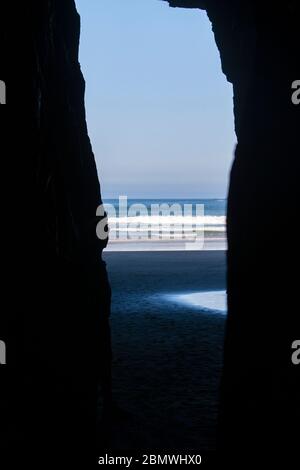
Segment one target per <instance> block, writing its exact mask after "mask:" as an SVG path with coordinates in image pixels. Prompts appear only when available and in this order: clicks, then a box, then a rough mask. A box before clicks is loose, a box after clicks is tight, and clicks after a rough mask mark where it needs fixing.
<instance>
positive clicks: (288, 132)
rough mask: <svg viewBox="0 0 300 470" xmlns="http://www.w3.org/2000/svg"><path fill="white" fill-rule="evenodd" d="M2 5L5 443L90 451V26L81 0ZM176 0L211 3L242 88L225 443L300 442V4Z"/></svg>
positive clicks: (103, 317) (104, 303) (93, 336)
mask: <svg viewBox="0 0 300 470" xmlns="http://www.w3.org/2000/svg"><path fill="white" fill-rule="evenodd" d="M149 1H150V0H149ZM2 3H3V5H2V7H1V8H2V10H1V18H2V25H1V31H0V34H1V38H0V39H1V41H0V47H1V68H0V74H1V76H0V79H2V80H5V82H6V84H7V105H6V106H5V109H4V108H3V107H2V106H1V155H2V165H3V167H4V166H5V168H3V171H4V173H3V174H4V175H5V176H4V180H5V181H3V187H4V186H5V190H4V195H3V200H4V202H5V204H4V206H5V209H6V210H4V212H3V218H4V222H5V227H6V229H5V231H4V232H5V233H4V236H6V242H5V244H4V245H3V246H4V248H5V249H4V250H3V252H4V253H3V272H4V274H5V275H4V281H3V282H4V290H5V293H4V296H3V305H6V308H4V309H3V314H2V316H1V322H2V323H1V331H2V332H3V333H1V334H2V336H3V337H2V338H1V339H5V340H6V342H7V344H8V345H9V348H8V365H7V367H6V369H5V380H4V382H3V384H1V392H2V393H3V394H4V395H5V397H4V398H5V399H3V400H2V403H4V405H3V406H2V410H1V411H2V423H5V425H2V426H1V430H2V432H3V429H4V430H5V431H4V433H3V435H2V436H1V443H2V445H3V443H4V445H7V446H9V443H10V442H12V441H13V442H16V440H19V442H20V443H21V442H25V443H26V449H27V451H29V452H30V451H31V450H33V447H34V450H35V451H36V449H37V447H41V448H42V447H44V446H45V445H46V446H47V445H49V443H51V448H52V449H54V448H59V446H63V447H64V449H65V450H66V449H68V445H69V446H70V448H72V449H74V448H77V451H78V453H80V449H83V448H85V445H86V446H88V447H90V446H93V445H94V438H95V432H94V429H95V410H96V383H97V382H98V379H99V374H100V373H101V370H102V368H103V369H105V367H106V359H107V358H108V357H109V330H108V323H107V317H108V315H109V299H110V289H109V285H108V281H107V276H106V270H105V265H104V264H103V262H102V260H101V251H102V249H103V245H102V244H101V243H100V241H99V240H97V238H96V233H95V226H96V223H97V221H96V219H95V211H96V207H97V206H98V205H99V203H100V200H101V195H100V187H99V182H98V177H97V172H96V167H95V161H94V156H93V153H92V149H91V145H90V141H89V138H88V134H87V128H86V122H85V110H84V80H83V77H82V74H81V71H80V66H79V63H78V43H79V30H80V21H79V17H78V14H77V12H76V9H75V4H74V0H64V1H61V0H29V1H27V2H20V3H18V4H15V3H14V2H2ZM169 3H170V5H171V6H180V7H199V8H205V9H206V10H207V13H208V16H209V18H210V20H211V21H212V27H213V31H214V34H215V38H216V43H217V46H218V48H219V50H220V55H221V60H222V68H223V72H224V74H225V75H226V77H227V79H228V80H229V81H231V82H232V83H233V88H234V111H235V127H236V133H237V138H238V145H237V148H236V152H235V159H234V163H233V167H232V172H231V178H230V189H229V204H228V240H229V252H228V303H229V318H228V325H227V336H226V344H225V367H224V377H223V383H222V394H221V407H220V428H219V429H220V446H221V447H223V448H224V447H225V446H226V447H227V449H231V448H232V447H233V446H234V447H235V448H236V446H239V447H241V448H245V447H246V448H249V445H250V444H251V445H252V446H253V445H254V446H255V445H256V446H258V445H259V444H261V445H265V444H266V441H268V440H269V439H270V440H271V441H272V444H273V445H274V442H277V441H279V442H281V443H282V442H283V441H284V440H285V438H287V442H289V443H290V445H291V443H292V442H293V439H294V440H295V438H296V437H295V435H293V433H292V428H291V426H290V423H291V422H297V420H298V422H299V403H298V400H297V398H298V392H299V373H298V370H297V369H296V367H295V366H292V364H291V360H290V356H291V354H290V353H291V351H290V345H291V343H292V341H293V340H294V339H297V336H299V315H298V312H297V311H296V309H295V304H296V294H295V293H297V287H298V286H297V277H296V276H295V272H294V271H293V269H296V270H297V269H298V266H299V254H298V250H297V247H296V243H295V240H294V239H293V237H294V232H293V231H291V230H290V228H289V222H290V221H291V220H294V217H295V214H297V211H298V208H297V201H298V173H299V172H298V169H299V163H298V162H299V143H298V136H297V132H298V127H299V107H296V106H295V105H293V104H292V103H291V83H292V81H294V80H296V79H297V78H298V79H299V78H300V76H299V75H300V74H299V61H298V60H297V57H298V54H297V40H298V23H297V21H298V19H297V18H298V17H299V4H298V3H296V2H295V1H288V2H285V4H284V5H283V4H282V5H281V6H280V7H278V6H277V5H275V4H273V2H270V1H263V2H258V1H254V0H253V1H250V0H249V1H239V0H229V1H226V2H219V1H217V0H206V1H204V0H203V1H199V2H198V0H172V1H169ZM216 138H217V136H216ZM4 183H8V184H7V187H6V185H5V184H4ZM4 258H5V260H4ZM104 348H106V349H104ZM1 377H2V375H1ZM20 396H21V397H22V399H21V400H20ZM45 404H47V406H45ZM5 412H6V417H7V421H6V422H5V418H4V416H5ZM8 417H9V419H8ZM5 443H6V444H5ZM86 455H87V453H86ZM78 458H79V457H78Z"/></svg>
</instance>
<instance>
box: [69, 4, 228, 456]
mask: <svg viewBox="0 0 300 470" xmlns="http://www.w3.org/2000/svg"><path fill="white" fill-rule="evenodd" d="M76 3H77V8H78V11H79V13H80V15H81V43H80V62H81V67H82V71H83V74H84V77H85V80H86V112H87V122H88V128H89V134H90V137H91V141H92V145H93V150H94V154H95V159H96V163H97V168H98V174H99V177H100V181H101V192H102V199H103V202H104V206H105V209H106V211H107V212H108V219H109V225H110V241H109V243H108V247H107V249H106V250H105V251H104V260H105V261H106V263H107V268H108V273H109V278H110V283H111V286H112V292H113V298H112V316H111V325H112V339H113V352H114V361H113V376H114V380H113V388H114V390H113V392H114V397H115V398H116V400H117V402H118V406H120V407H121V409H122V410H123V409H124V410H126V412H128V413H129V416H131V418H130V419H129V420H128V421H129V422H128V423H127V426H128V428H129V434H130V435H134V436H135V438H136V437H137V434H138V432H137V429H138V428H139V427H140V426H141V422H142V423H146V422H147V423H148V424H147V426H145V427H144V431H143V433H141V435H140V436H139V439H140V441H141V442H140V443H139V444H138V443H137V444H136V445H140V446H141V447H143V448H144V447H145V443H146V442H148V443H150V444H149V445H151V446H160V447H161V448H163V447H166V446H167V447H169V446H171V447H173V446H174V448H184V447H185V448H186V447H188V448H191V447H193V446H195V444H197V445H199V439H200V441H201V444H202V447H203V448H204V449H212V448H214V446H215V438H216V414H217V411H216V410H217V406H218V403H217V401H218V398H217V395H218V383H219V379H220V370H221V364H222V344H223V335H224V323H225V315H224V313H226V305H225V304H226V300H225V290H226V281H225V278H226V262H225V251H226V229H225V227H226V194H227V181H228V173H229V168H230V164H231V160H232V154H233V149H234V143H235V139H236V138H235V133H234V123H233V111H232V108H233V106H232V87H231V85H230V84H229V83H228V82H227V81H226V79H225V77H224V75H223V73H222V69H221V63H220V57H219V52H218V49H217V46H216V43H215V39H214V36H213V32H212V30H211V23H210V21H209V19H208V18H207V15H206V13H205V12H204V11H200V10H199V9H195V10H191V9H170V8H169V6H168V5H167V4H166V3H163V2H155V1H154V2H138V1H135V0H128V1H127V2H123V1H121V0H120V1H116V2H111V1H108V0H105V1H102V2H101V3H99V2H96V1H94V0H90V1H89V2H86V1H82V0H77V2H76ZM153 207H154V209H153ZM151 210H154V213H152V212H151ZM155 210H156V211H157V212H155ZM157 216H159V217H160V219H159V222H157V221H156V218H157ZM174 217H175V221H174ZM185 217H187V218H188V222H187V223H186V225H185V222H184V223H183V220H186V219H185ZM149 221H150V224H149ZM149 227H150V228H149ZM149 234H150V236H149ZM212 313H213V315H212ZM212 332H213V334H212ZM203 344H205V347H203ZM206 364H209V367H208V368H207V367H206ZM199 370H200V372H199ZM145 371H146V373H145ZM212 378H213V379H212ZM154 384H155V388H154ZM155 390H158V391H157V393H156V392H155ZM196 397H198V398H196ZM145 403H147V405H146V406H145ZM196 409H197V412H196V413H195V410H196ZM141 415H142V416H143V418H142V419H141ZM203 422H204V423H205V424H204V429H203V428H202V429H201V430H200V428H201V426H203ZM191 428H194V429H197V430H198V431H199V432H191V431H190V429H191ZM179 429H180V430H179ZM167 436H168V437H167ZM199 436H200V438H199ZM123 439H124V436H123ZM196 440H197V442H196ZM119 444H120V443H119V442H118V437H115V442H112V446H115V447H116V448H117V447H118V445H119ZM122 445H125V446H127V447H128V448H130V447H131V446H132V443H131V442H130V439H129V441H128V442H127V443H125V444H124V443H123V444H122Z"/></svg>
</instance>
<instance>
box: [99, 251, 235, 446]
mask: <svg viewBox="0 0 300 470" xmlns="http://www.w3.org/2000/svg"><path fill="white" fill-rule="evenodd" d="M225 256H226V255H225V252H223V251H203V252H187V251H181V252H179V251H177V252H129V253H126V252H119V253H118V252H107V253H105V254H104V259H105V261H106V262H107V268H108V273H109V277H110V282H111V285H112V289H113V300H112V317H111V327H112V341H113V378H114V381H113V390H114V399H115V401H116V402H117V404H118V406H119V407H120V408H121V410H122V411H123V412H124V414H123V415H122V417H121V418H120V419H118V420H116V422H115V424H114V426H113V430H112V442H111V448H112V449H139V450H140V449H143V450H146V449H158V450H159V449H161V450H166V449H177V450H180V449H181V450H188V449H197V450H199V451H205V450H213V449H214V447H215V439H216V415H217V402H218V387H219V381H220V373H221V366H222V347H223V336H224V324H225V318H226V315H225V312H224V311H219V310H217V309H216V310H214V306H213V303H211V298H210V301H209V302H208V303H207V305H205V299H206V297H205V296H206V295H207V293H212V295H213V296H214V293H219V292H221V293H222V292H224V290H225ZM199 293H200V294H201V295H200V297H199V299H200V300H199V302H196V303H195V302H194V303H193V302H190V296H191V294H196V296H197V295H199ZM203 294H204V295H203ZM222 295H223V294H222ZM192 297H193V296H192ZM210 297H211V296H210ZM193 298H194V297H193ZM196 299H198V297H196ZM202 304H203V305H202Z"/></svg>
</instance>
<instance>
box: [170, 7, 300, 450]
mask: <svg viewBox="0 0 300 470" xmlns="http://www.w3.org/2000/svg"><path fill="white" fill-rule="evenodd" d="M169 3H170V5H171V6H186V7H199V8H205V9H206V10H207V13H208V16H209V18H210V20H211V22H212V28H213V31H214V34H215V39H216V43H217V46H218V48H219V50H220V55H221V61H222V69H223V72H224V74H225V75H226V77H227V79H228V80H229V81H230V82H232V83H233V90H234V114H235V129H236V134H237V139H238V144H237V148H236V152H235V159H234V163H233V167H232V171H231V177H230V188H229V200H228V244H229V250H228V307H229V317H228V323H227V335H226V344H225V367H224V377H223V384H222V395H221V408H220V428H219V445H220V448H222V449H223V451H225V450H226V451H227V452H229V453H230V454H231V455H230V456H231V457H233V455H234V454H236V453H237V452H238V449H239V450H240V451H247V455H248V456H249V457H250V456H251V449H254V451H255V452H259V451H260V450H264V452H265V455H268V457H269V458H271V457H272V455H273V456H275V454H276V452H274V449H277V452H280V451H281V450H282V449H283V448H288V449H289V452H291V451H293V450H296V438H297V432H296V431H295V426H296V423H299V419H300V405H299V403H300V402H299V400H298V396H299V391H300V369H299V368H298V369H299V370H298V369H297V367H295V366H294V365H293V364H292V361H291V345H292V342H293V340H294V339H296V337H298V336H299V334H300V328H299V323H300V320H299V309H298V308H297V294H296V292H297V288H298V287H297V286H298V279H297V278H298V276H297V270H298V269H299V250H298V248H297V247H296V246H295V244H294V241H295V240H294V237H295V232H294V230H295V226H294V225H293V221H294V220H295V215H296V214H297V213H298V209H297V206H298V201H299V189H298V183H297V180H298V174H299V139H298V132H299V124H300V122H299V113H300V107H299V106H298V107H297V106H295V105H294V104H293V103H292V100H291V96H292V90H291V86H292V83H293V81H294V80H296V79H297V77H299V76H300V67H299V60H298V58H297V51H296V44H297V37H298V31H299V12H300V10H299V3H298V2H296V1H289V2H286V3H285V5H284V7H283V6H282V5H281V7H280V6H279V5H277V4H274V3H273V2H271V1H263V2H259V1H240V0H230V1H226V2H218V1H217V0H206V1H199V2H198V1H189V0H186V1H181V0H172V1H169ZM290 223H291V225H290ZM293 240H294V241H293ZM296 244H297V242H296ZM252 455H253V454H252Z"/></svg>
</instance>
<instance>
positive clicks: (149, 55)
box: [76, 0, 236, 198]
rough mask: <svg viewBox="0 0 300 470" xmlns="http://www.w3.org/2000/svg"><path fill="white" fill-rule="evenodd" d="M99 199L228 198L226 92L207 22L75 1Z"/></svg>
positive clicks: (182, 14)
mask: <svg viewBox="0 0 300 470" xmlns="http://www.w3.org/2000/svg"><path fill="white" fill-rule="evenodd" d="M76 3H77V8H78V11H79V13H80V15H81V23H82V34H81V46H80V62H81V66H82V70H83V73H84V76H85V79H86V107H87V122H88V128H89V134H90V137H91V141H92V145H93V149H94V153H95V157H96V162H97V166H98V173H99V177H100V181H101V186H102V194H103V196H104V198H112V197H117V196H118V195H119V194H124V195H128V197H132V198H138V197H141V198H146V197H148V198H150V197H153V198H160V197H165V198H168V197H170V198H172V197H178V198H188V197H198V198H201V197H202V198H203V197H208V198H209V197H217V198H222V197H225V196H226V190H227V181H228V172H229V169H230V164H231V161H232V155H233V149H234V145H235V140H236V139H235V134H234V129H233V125H234V124H233V105H232V86H231V85H230V84H229V83H227V81H226V78H225V76H224V75H223V74H222V71H221V63H220V57H219V52H218V50H217V47H216V44H215V42H214V37H213V33H212V31H211V25H210V22H209V20H208V18H207V15H206V13H205V12H203V11H199V10H184V9H178V8H177V9H173V8H169V7H168V4H167V3H164V2H161V1H159V0H76Z"/></svg>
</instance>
